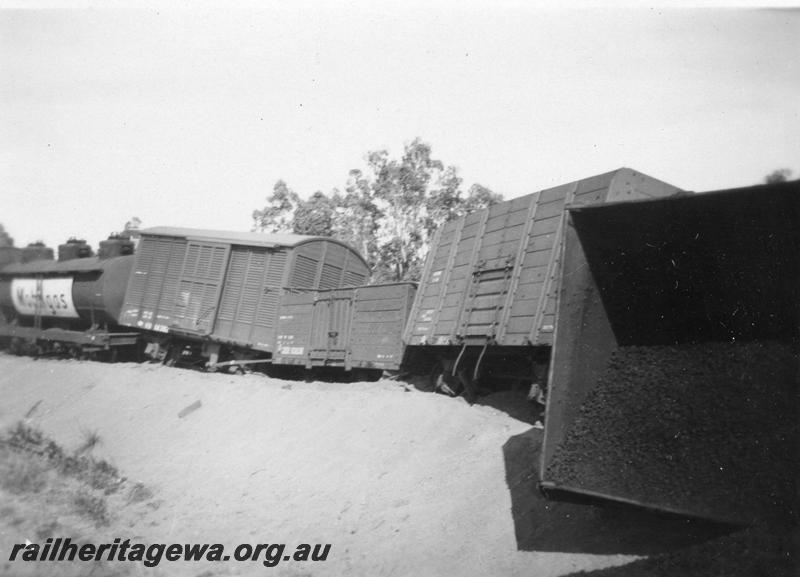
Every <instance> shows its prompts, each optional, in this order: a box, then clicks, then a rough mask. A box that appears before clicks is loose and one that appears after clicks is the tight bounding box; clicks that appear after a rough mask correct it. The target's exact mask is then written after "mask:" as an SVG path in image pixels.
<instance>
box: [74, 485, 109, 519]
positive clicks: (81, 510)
mask: <svg viewBox="0 0 800 577" xmlns="http://www.w3.org/2000/svg"><path fill="white" fill-rule="evenodd" d="M72 504H73V506H74V508H75V512H76V513H78V514H79V515H80V516H81V517H84V518H86V519H89V520H90V521H92V522H93V523H94V525H95V527H105V526H107V525H109V524H110V523H111V518H110V516H109V513H108V504H107V502H106V499H105V498H104V497H99V496H97V495H93V494H92V493H90V492H88V491H86V490H85V489H81V490H79V491H78V492H77V493H76V494H75V497H74V498H73V500H72Z"/></svg>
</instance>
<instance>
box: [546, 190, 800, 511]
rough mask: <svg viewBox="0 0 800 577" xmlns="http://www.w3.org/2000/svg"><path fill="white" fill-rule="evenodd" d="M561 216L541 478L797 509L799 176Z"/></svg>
mask: <svg viewBox="0 0 800 577" xmlns="http://www.w3.org/2000/svg"><path fill="white" fill-rule="evenodd" d="M565 225H566V238H565V249H564V258H563V262H562V270H563V275H562V279H563V280H562V283H561V286H560V288H559V291H558V292H559V307H558V315H557V317H558V318H557V321H556V327H555V333H554V336H555V339H554V343H553V360H552V374H551V382H550V391H549V396H548V399H547V409H546V419H545V430H544V440H543V445H542V451H541V467H540V471H541V473H540V486H541V488H542V489H543V490H544V491H545V492H546V494H548V495H550V496H555V497H558V498H567V499H572V500H584V499H589V500H595V499H602V500H611V501H616V502H620V503H627V504H633V505H637V506H643V507H646V508H650V509H656V510H659V511H664V512H669V513H677V514H681V515H691V516H697V517H703V518H708V519H713V520H718V521H724V522H729V523H737V524H749V523H753V522H760V521H765V520H770V519H771V520H772V521H774V520H775V519H781V518H782V519H783V521H784V522H785V521H786V520H787V517H788V518H790V517H792V515H795V517H794V521H792V520H791V519H789V522H794V523H796V512H797V510H798V507H800V504H799V503H798V494H797V490H796V482H797V473H796V471H797V459H798V456H800V453H799V452H798V451H800V449H798V444H797V439H798V438H799V437H798V435H799V434H800V430H798V423H800V421H799V420H798V418H799V417H798V389H799V388H800V376H799V375H798V373H799V372H800V261H799V260H798V258H797V254H798V252H800V181H795V182H787V183H778V184H770V185H761V186H754V187H748V188H742V189H732V190H724V191H715V192H714V191H712V192H707V193H702V194H692V195H684V196H677V197H670V198H663V199H650V200H642V201H640V202H630V203H623V204H609V205H598V206H576V205H573V206H570V207H568V211H567V220H566V221H565ZM772 521H770V522H772Z"/></svg>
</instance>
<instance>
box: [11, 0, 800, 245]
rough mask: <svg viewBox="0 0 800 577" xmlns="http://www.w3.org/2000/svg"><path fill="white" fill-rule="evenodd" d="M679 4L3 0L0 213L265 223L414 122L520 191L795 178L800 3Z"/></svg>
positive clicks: (395, 143) (488, 177)
mask: <svg viewBox="0 0 800 577" xmlns="http://www.w3.org/2000/svg"><path fill="white" fill-rule="evenodd" d="M113 4H114V3H112V5H113ZM580 4H582V5H589V4H592V3H591V2H583V3H580ZM667 4H669V3H664V2H662V3H661V5H662V6H665V7H663V8H658V9H630V8H625V7H622V6H616V7H614V8H604V9H592V10H587V9H568V10H567V9H563V8H560V9H552V8H551V9H541V8H538V9H533V8H530V7H529V3H526V2H514V1H505V2H502V1H501V2H489V1H488V0H486V1H485V2H455V1H443V2H432V1H429V2H422V1H416V0H414V1H406V2H387V3H376V2H367V1H366V0H365V1H363V2H362V1H349V2H338V3H334V2H323V1H322V0H320V1H318V2H311V1H307V2H303V3H297V2H292V3H287V4H285V5H278V4H269V3H263V2H261V3H251V4H249V5H245V4H233V5H232V6H233V7H230V6H227V5H225V4H224V3H218V4H216V6H223V5H225V6H226V7H225V8H224V9H220V8H216V7H215V4H212V3H202V6H203V7H202V8H197V7H194V8H193V9H192V10H188V9H185V8H182V6H183V5H184V3H180V2H172V3H169V4H165V3H158V4H156V3H152V2H150V3H140V4H137V5H135V6H136V9H131V8H130V6H132V4H130V3H128V4H125V5H124V6H127V8H125V9H122V8H115V9H107V8H105V7H106V6H108V5H109V3H107V2H106V3H98V2H89V1H87V2H71V3H67V4H66V5H67V6H71V7H72V8H71V9H66V10H65V9H59V10H23V11H20V10H13V9H11V8H13V7H14V5H15V3H14V2H7V1H4V0H0V8H2V9H0V223H2V224H3V225H5V227H6V229H7V230H8V232H9V233H10V234H11V235H12V236H13V237H14V238H15V241H16V244H17V245H18V246H24V245H25V244H27V243H28V242H31V241H34V240H37V239H43V240H44V241H45V242H47V243H48V244H49V245H51V246H55V245H57V244H59V243H61V242H64V241H65V240H66V238H67V237H70V236H78V237H81V238H86V239H87V240H89V241H90V242H91V243H92V244H93V245H95V246H96V245H97V242H98V241H99V240H101V239H102V238H104V237H105V236H106V235H107V234H108V233H109V232H111V231H117V230H119V229H120V228H121V227H122V226H123V225H124V223H125V222H126V221H127V220H129V219H130V218H131V217H132V216H134V215H136V216H138V217H140V218H141V219H142V221H143V225H144V226H156V225H171V226H191V227H202V228H219V229H231V230H249V228H250V226H251V224H252V220H251V213H252V211H253V210H254V209H256V208H261V207H263V205H264V202H265V198H266V196H267V195H268V194H269V193H270V192H271V190H272V186H273V184H274V183H275V181H276V180H278V179H279V178H282V179H284V180H286V181H287V183H288V184H289V186H290V187H292V188H293V189H294V190H296V191H297V192H298V193H300V194H301V196H304V197H305V196H308V195H309V194H311V193H313V192H314V191H316V190H322V191H324V192H326V193H327V192H330V190H331V189H332V188H333V187H339V188H343V187H344V184H345V181H346V178H347V172H348V170H349V169H351V168H363V167H364V156H365V154H366V153H367V152H368V151H370V150H377V149H382V148H386V149H388V150H389V151H390V153H392V154H393V155H394V156H398V155H399V153H400V152H401V151H402V147H403V144H404V143H406V142H409V141H411V140H412V139H413V138H415V137H417V136H419V137H421V138H422V139H423V140H424V141H426V142H428V143H430V144H431V145H432V147H433V153H434V156H435V157H436V158H439V159H441V160H442V161H444V162H445V164H454V165H456V166H457V167H458V168H459V170H460V174H461V176H462V177H463V178H464V189H466V188H468V187H469V186H470V185H471V184H473V183H475V182H479V183H481V184H483V185H485V186H488V187H490V188H491V189H493V190H495V191H497V192H501V193H503V194H504V195H505V197H506V198H512V197H515V196H519V195H522V194H526V193H530V192H533V191H535V190H539V189H542V188H547V187H549V186H554V185H557V184H561V183H564V182H569V181H572V180H576V179H579V178H583V177H587V176H591V175H594V174H598V173H602V172H607V171H609V170H613V169H615V168H619V167H620V166H629V167H631V168H634V169H637V170H640V171H642V172H644V173H646V174H649V175H651V176H654V177H656V178H659V179H661V180H665V181H667V182H670V183H672V184H675V185H677V186H680V187H682V188H686V189H690V190H710V189H718V188H728V187H735V186H745V185H750V184H755V183H758V182H760V181H761V180H762V179H763V177H764V176H765V175H766V174H767V173H769V172H771V171H772V170H774V169H776V168H790V169H792V170H793V171H794V175H795V177H797V176H798V173H799V172H800V10H796V9H795V10H752V9H711V10H709V9H697V8H694V9H674V8H670V7H669V6H667ZM696 4H697V5H700V4H702V5H714V4H718V3H715V2H698V3H696ZM769 4H771V5H777V4H780V2H769ZM24 5H25V6H29V5H30V2H28V3H24ZM39 5H50V6H52V5H55V6H61V7H63V6H64V3H55V2H49V3H39ZM99 7H103V8H102V9H100V8H99Z"/></svg>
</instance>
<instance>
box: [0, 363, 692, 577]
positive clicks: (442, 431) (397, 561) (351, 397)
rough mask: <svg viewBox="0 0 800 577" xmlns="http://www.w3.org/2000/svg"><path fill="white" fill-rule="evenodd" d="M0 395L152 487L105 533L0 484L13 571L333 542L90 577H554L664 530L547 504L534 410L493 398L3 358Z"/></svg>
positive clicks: (4, 555)
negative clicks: (146, 554) (123, 554)
mask: <svg viewBox="0 0 800 577" xmlns="http://www.w3.org/2000/svg"><path fill="white" fill-rule="evenodd" d="M0 398H2V404H0V428H3V429H5V428H7V427H11V426H13V425H15V424H16V423H18V422H20V421H24V422H26V423H28V424H30V425H31V426H33V427H37V428H39V429H40V430H41V431H42V432H44V434H45V435H47V436H48V437H50V438H52V439H55V440H56V441H58V443H59V444H61V445H62V446H63V447H65V448H69V449H74V448H76V447H79V446H80V445H82V444H83V443H84V442H85V440H86V438H87V436H88V435H90V434H91V433H96V434H97V435H98V436H99V438H100V442H99V443H98V444H97V445H96V446H95V447H94V448H93V449H92V450H91V452H92V455H93V456H94V457H95V458H98V459H100V458H102V459H106V460H108V461H109V462H110V463H112V464H113V465H115V466H116V467H117V468H118V469H119V471H120V473H121V474H122V475H124V476H125V477H127V480H126V487H128V488H130V487H135V486H137V485H136V483H141V484H143V485H144V486H145V487H147V488H148V491H151V492H152V497H151V498H148V499H146V500H144V499H142V500H140V499H131V498H130V496H131V493H130V492H128V493H124V492H123V493H121V494H120V495H112V496H110V497H109V507H110V517H111V522H110V525H109V526H105V527H95V526H92V525H91V524H90V523H86V522H84V521H82V520H81V519H80V518H78V517H76V516H75V515H74V512H70V511H66V510H64V508H63V507H60V508H59V507H55V506H52V504H51V505H48V503H46V502H37V501H36V498H37V496H36V495H30V496H25V495H23V496H19V495H9V494H8V493H3V492H0V510H2V513H3V514H2V515H0V573H3V574H9V575H51V574H53V575H56V574H58V575H61V574H63V575H73V574H75V575H77V574H82V573H81V571H82V572H83V573H85V572H86V565H83V566H78V567H76V568H72V569H70V568H69V567H68V566H67V565H66V564H58V563H51V564H45V565H42V564H40V563H19V562H15V563H14V564H8V563H7V561H8V556H9V550H10V548H11V546H12V545H13V544H14V543H20V542H24V540H25V539H26V538H28V539H30V540H31V541H37V539H38V540H40V541H43V540H44V539H45V538H46V537H47V536H53V537H58V536H61V537H68V536H71V537H72V538H73V539H77V538H83V539H88V540H92V541H95V542H102V541H103V540H107V541H108V542H111V540H113V539H114V538H115V537H119V538H121V539H131V540H133V541H136V542H141V543H156V542H161V543H193V542H200V543H202V542H208V543H223V544H225V545H226V547H230V548H231V549H232V548H233V547H234V546H235V545H237V544H239V543H251V544H255V543H287V544H288V548H290V549H291V548H293V547H294V546H296V545H297V544H299V543H330V544H331V545H332V549H331V552H330V554H329V556H328V559H327V560H326V561H324V562H316V563H314V562H306V563H302V562H294V561H287V562H285V563H281V564H279V565H278V566H277V567H274V568H265V567H264V566H263V565H262V564H261V563H260V562H255V563H252V562H251V563H247V562H244V563H236V562H234V561H230V562H220V563H197V562H183V563H167V562H166V561H162V562H161V564H160V565H159V566H158V567H156V568H153V569H146V568H144V567H142V566H141V564H138V563H115V564H111V565H107V566H106V567H105V569H102V570H101V571H98V572H96V573H95V574H111V573H116V574H121V575H123V574H130V575H144V574H146V575H179V576H180V575H191V576H201V575H202V576H203V577H211V576H214V575H237V574H241V575H263V574H265V573H271V574H273V575H287V576H292V575H295V576H299V575H370V576H388V575H398V576H402V575H421V576H436V575H459V576H470V575H476V576H477V575H490V574H491V575H526V576H531V575H535V576H536V577H547V576H548V575H562V574H567V573H570V572H574V571H577V570H583V569H596V568H602V567H606V566H611V565H615V564H620V563H624V562H627V561H630V560H632V559H634V558H635V557H633V556H631V554H635V553H642V552H645V549H646V547H645V548H642V547H638V548H637V547H630V546H625V545H624V543H626V542H627V543H628V545H630V543H631V541H630V539H628V540H627V541H626V539H625V538H624V536H623V535H622V533H619V534H613V535H611V539H610V540H607V542H605V543H600V541H602V540H603V536H604V535H607V534H608V531H607V530H605V528H608V527H609V526H614V523H617V527H620V526H622V525H624V526H625V527H627V528H628V529H627V530H628V531H629V532H630V533H632V534H634V533H635V534H636V535H639V537H638V538H639V540H640V542H641V543H644V542H645V541H647V538H642V537H641V535H642V534H643V533H642V527H643V526H644V525H643V524H642V523H644V524H645V525H647V526H648V527H649V528H651V529H653V528H655V530H657V531H658V532H659V534H660V535H662V536H663V530H661V528H659V527H658V526H657V525H658V523H655V524H654V523H652V522H651V520H645V521H644V522H640V520H639V521H631V519H630V518H627V519H624V520H623V521H624V522H623V521H619V522H617V521H615V520H614V519H613V518H612V517H613V515H612V516H611V517H610V516H609V514H608V513H606V512H603V511H597V510H594V509H593V508H585V507H580V506H574V505H559V504H550V503H546V502H544V501H543V500H542V499H541V498H540V497H539V496H538V494H537V493H536V492H535V474H536V471H535V464H536V462H535V458H536V455H537V451H538V446H539V442H540V437H539V431H537V430H535V429H532V428H531V426H530V424H529V423H528V422H525V421H524V420H518V419H515V418H512V417H510V416H509V414H518V413H519V414H524V413H525V412H526V411H525V409H520V408H519V405H520V401H519V399H518V398H508V397H502V396H498V397H497V398H496V399H494V400H492V399H489V400H487V403H489V404H492V403H493V404H495V405H497V406H504V407H506V408H507V407H509V406H513V410H506V411H501V410H498V409H497V408H494V407H492V406H488V405H487V404H484V405H474V406H469V405H467V404H466V403H464V402H463V401H462V400H460V399H450V398H445V397H442V396H438V395H433V394H430V393H424V392H420V391H417V390H415V389H413V388H411V387H408V386H403V385H402V384H398V383H395V382H391V381H381V382H379V383H355V384H347V385H344V384H329V383H300V382H289V381H279V380H275V379H268V378H267V377H264V376H260V375H245V376H232V375H222V374H203V373H197V372H191V371H187V370H181V369H175V368H167V367H162V366H158V365H134V364H118V365H108V364H99V363H90V362H79V361H57V360H38V361H34V360H31V359H28V358H19V357H12V356H8V355H5V354H2V353H0ZM198 402H199V405H198ZM179 415H183V416H179ZM26 417H27V418H26ZM126 495H127V497H126ZM148 496H149V493H148ZM637 523H638V524H637ZM559 531H560V533H559ZM687 531H688V530H687ZM612 532H613V531H612ZM681 532H682V534H684V535H689V533H691V532H690V531H689V532H688V533H687V532H686V531H683V529H681ZM690 538H694V537H692V536H691V535H690ZM659 539H660V540H662V541H663V537H660V538H659ZM659 539H655V538H653V539H652V541H657V540H659ZM622 553H626V554H622Z"/></svg>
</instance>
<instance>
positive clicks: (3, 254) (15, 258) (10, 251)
mask: <svg viewBox="0 0 800 577" xmlns="http://www.w3.org/2000/svg"><path fill="white" fill-rule="evenodd" d="M20 261H22V249H21V248H19V247H16V246H0V268H3V267H4V266H6V265H7V264H13V263H16V262H20Z"/></svg>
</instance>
